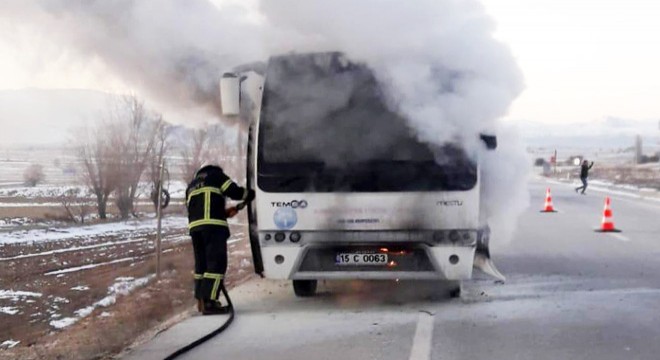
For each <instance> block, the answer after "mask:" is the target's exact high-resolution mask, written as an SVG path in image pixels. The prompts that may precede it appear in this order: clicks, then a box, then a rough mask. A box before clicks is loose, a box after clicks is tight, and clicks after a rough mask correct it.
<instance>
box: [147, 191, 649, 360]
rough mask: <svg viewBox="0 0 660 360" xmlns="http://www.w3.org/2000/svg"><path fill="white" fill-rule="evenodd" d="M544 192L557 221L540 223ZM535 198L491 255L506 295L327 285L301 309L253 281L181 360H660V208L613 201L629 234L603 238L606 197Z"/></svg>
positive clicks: (415, 286)
mask: <svg viewBox="0 0 660 360" xmlns="http://www.w3.org/2000/svg"><path fill="white" fill-rule="evenodd" d="M546 187H551V188H552V192H553V201H554V205H555V208H556V209H557V210H558V211H559V212H557V213H552V214H545V213H540V212H539V210H540V209H541V208H542V205H543V197H544V195H545V188H546ZM530 192H531V204H532V205H531V207H530V208H529V209H528V210H527V211H526V212H525V214H524V215H523V216H522V218H521V220H520V224H519V229H518V231H517V233H516V235H515V238H514V239H513V240H512V241H511V242H510V243H508V244H499V245H494V246H493V247H492V248H491V250H492V252H493V258H494V260H495V262H496V264H497V266H498V268H499V269H500V271H502V273H504V274H505V275H506V276H507V282H506V283H505V284H497V283H495V282H494V281H492V280H490V279H487V278H486V277H485V276H483V275H479V274H477V275H476V279H475V280H471V281H467V282H464V283H463V292H462V295H461V297H460V298H458V299H452V298H449V297H448V296H447V293H446V290H447V289H443V288H441V287H438V286H437V283H435V284H433V283H419V282H392V281H385V282H357V281H356V282H328V283H324V284H321V288H320V290H321V293H320V294H319V296H317V297H315V298H311V299H297V298H295V297H294V295H293V291H292V289H291V286H290V284H289V283H288V282H274V281H269V280H260V281H253V282H250V283H248V284H245V285H243V286H241V287H239V288H237V289H235V290H233V291H232V294H233V298H234V302H235V303H236V306H237V318H236V320H235V322H234V324H232V326H231V327H230V328H229V329H228V330H227V331H226V332H224V333H223V334H221V335H220V336H218V337H216V338H215V339H213V340H212V341H211V342H209V343H207V344H205V345H203V346H202V347H200V348H198V349H196V350H193V351H192V352H191V353H190V354H189V355H188V356H186V357H184V358H186V359H211V358H224V359H271V360H280V359H281V360H290V359H328V360H330V359H332V360H337V359H415V360H416V359H507V360H510V359H535V360H542V359H553V360H554V359H598V360H603V359H654V360H656V359H660V341H658V340H659V339H660V326H658V324H659V323H660V203H657V202H656V203H654V202H651V201H645V200H639V199H633V198H628V197H622V196H616V195H615V196H613V197H612V208H613V211H614V221H615V224H616V226H617V227H618V228H620V229H622V230H623V232H621V233H619V234H604V233H596V232H594V231H593V229H595V228H597V227H598V226H599V224H600V220H601V215H602V208H603V200H604V197H605V195H606V194H605V193H603V192H596V191H589V193H588V195H586V196H583V195H578V194H576V193H575V192H574V191H573V190H572V188H571V187H569V186H566V185H558V184H547V183H542V182H540V181H535V182H533V183H532V184H530ZM221 320H222V318H220V317H219V318H218V321H221ZM207 323H208V321H207ZM196 324H201V320H200V318H193V319H190V320H189V321H188V322H187V325H186V326H188V328H189V327H190V326H193V327H195V325H196ZM185 329H186V327H185V326H182V327H180V330H177V329H176V328H175V329H172V330H171V331H169V332H168V333H169V334H168V336H169V337H170V338H179V339H181V338H185V337H186V335H185V331H186V330H185ZM156 340H157V339H156ZM150 345H151V348H158V344H157V341H155V342H152V343H151V344H150ZM145 354H146V353H142V355H145ZM145 357H146V355H145Z"/></svg>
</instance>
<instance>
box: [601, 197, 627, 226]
mask: <svg viewBox="0 0 660 360" xmlns="http://www.w3.org/2000/svg"><path fill="white" fill-rule="evenodd" d="M612 218H613V217H612V208H611V207H610V197H609V196H608V197H606V198H605V208H604V209H603V221H602V222H601V224H600V229H596V231H597V232H621V230H619V229H617V228H615V227H614V220H612Z"/></svg>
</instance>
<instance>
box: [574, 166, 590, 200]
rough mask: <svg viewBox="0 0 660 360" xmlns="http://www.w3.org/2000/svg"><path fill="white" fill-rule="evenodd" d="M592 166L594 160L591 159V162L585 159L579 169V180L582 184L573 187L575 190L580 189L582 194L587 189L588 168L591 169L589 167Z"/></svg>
mask: <svg viewBox="0 0 660 360" xmlns="http://www.w3.org/2000/svg"><path fill="white" fill-rule="evenodd" d="M592 166H594V162H593V161H592V162H591V164H589V162H588V161H587V160H584V161H583V162H582V166H581V169H580V180H581V181H582V186H578V187H576V188H575V192H578V191H580V189H582V195H584V192H585V191H586V190H587V185H588V184H587V178H588V177H589V170H591V167H592Z"/></svg>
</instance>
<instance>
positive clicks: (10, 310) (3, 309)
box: [0, 306, 18, 315]
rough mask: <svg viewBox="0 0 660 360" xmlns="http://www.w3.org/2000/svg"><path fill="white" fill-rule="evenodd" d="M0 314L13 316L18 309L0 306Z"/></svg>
mask: <svg viewBox="0 0 660 360" xmlns="http://www.w3.org/2000/svg"><path fill="white" fill-rule="evenodd" d="M0 313H3V314H7V315H14V314H17V313H18V309H17V308H15V307H13V306H0Z"/></svg>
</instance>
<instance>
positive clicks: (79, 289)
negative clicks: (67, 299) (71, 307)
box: [71, 285, 89, 291]
mask: <svg viewBox="0 0 660 360" xmlns="http://www.w3.org/2000/svg"><path fill="white" fill-rule="evenodd" d="M71 290H75V291H87V290H89V286H85V285H78V286H75V287H72V288H71Z"/></svg>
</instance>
